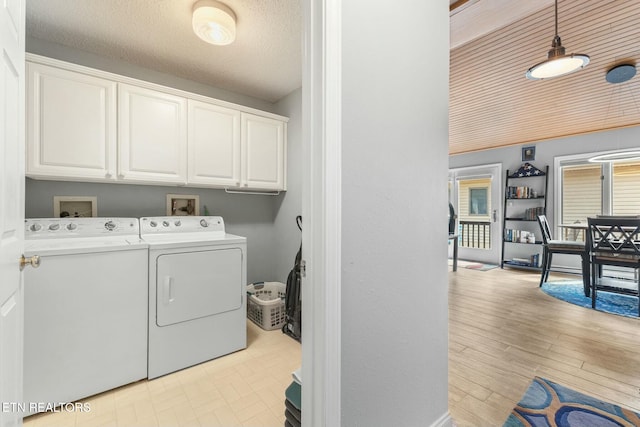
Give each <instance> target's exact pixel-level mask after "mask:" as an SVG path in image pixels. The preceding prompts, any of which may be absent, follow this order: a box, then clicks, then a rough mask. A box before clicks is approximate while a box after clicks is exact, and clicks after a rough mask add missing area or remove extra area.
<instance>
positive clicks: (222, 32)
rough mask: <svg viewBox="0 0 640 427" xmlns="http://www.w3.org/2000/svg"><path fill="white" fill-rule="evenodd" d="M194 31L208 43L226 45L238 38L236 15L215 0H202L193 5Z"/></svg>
mask: <svg viewBox="0 0 640 427" xmlns="http://www.w3.org/2000/svg"><path fill="white" fill-rule="evenodd" d="M192 24H193V31H194V32H195V33H196V35H197V36H198V37H200V38H201V39H202V40H204V41H206V42H207V43H211V44H215V45H219V46H224V45H227V44H230V43H232V42H233V41H234V40H235V39H236V15H235V14H234V13H233V11H232V10H231V9H230V8H229V7H227V6H226V5H225V4H222V3H220V2H218V1H215V0H200V1H198V2H196V3H195V4H194V5H193V20H192Z"/></svg>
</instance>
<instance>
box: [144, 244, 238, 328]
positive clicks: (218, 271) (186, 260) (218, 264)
mask: <svg viewBox="0 0 640 427" xmlns="http://www.w3.org/2000/svg"><path fill="white" fill-rule="evenodd" d="M244 286H245V285H244V284H243V283H242V251H241V250H240V249H239V248H230V249H218V250H207V251H200V252H184V253H174V254H163V255H160V256H158V258H156V324H157V325H158V326H168V325H172V324H175V323H180V322H185V321H188V320H193V319H198V318H201V317H206V316H213V315H215V314H219V313H224V312H227V311H232V310H237V309H239V308H241V307H242V298H243V292H246V290H245V289H244Z"/></svg>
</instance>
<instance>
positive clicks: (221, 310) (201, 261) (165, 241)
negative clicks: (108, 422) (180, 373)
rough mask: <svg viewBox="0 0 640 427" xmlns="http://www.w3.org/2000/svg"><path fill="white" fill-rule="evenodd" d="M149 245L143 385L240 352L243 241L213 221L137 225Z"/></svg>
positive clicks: (243, 340) (243, 342)
mask: <svg viewBox="0 0 640 427" xmlns="http://www.w3.org/2000/svg"><path fill="white" fill-rule="evenodd" d="M140 235H141V237H142V239H143V240H144V241H145V242H146V243H148V244H149V361H148V377H149V379H152V378H156V377H159V376H161V375H165V374H168V373H170V372H174V371H177V370H180V369H183V368H186V367H189V366H193V365H196V364H198V363H201V362H204V361H207V360H211V359H214V358H216V357H219V356H223V355H225V354H229V353H232V352H234V351H237V350H241V349H244V348H246V346H247V330H246V269H247V267H246V247H247V243H246V238H245V237H241V236H235V235H233V234H227V233H226V232H225V227H224V221H223V219H222V218H221V217H217V216H199V217H198V216H188V217H187V216H180V217H175V216H173V217H150V218H141V219H140Z"/></svg>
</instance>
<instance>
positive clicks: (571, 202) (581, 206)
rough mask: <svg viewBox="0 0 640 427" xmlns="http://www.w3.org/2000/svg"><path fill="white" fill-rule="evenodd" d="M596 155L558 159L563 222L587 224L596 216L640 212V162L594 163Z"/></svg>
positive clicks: (560, 218) (560, 215)
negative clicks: (589, 219) (593, 158)
mask: <svg viewBox="0 0 640 427" xmlns="http://www.w3.org/2000/svg"><path fill="white" fill-rule="evenodd" d="M594 155H595V154H588V155H584V156H580V157H579V158H576V157H574V158H568V159H566V160H565V159H559V161H558V160H557V161H556V173H558V176H560V178H561V179H560V185H559V187H558V190H559V194H558V196H559V197H558V199H557V200H558V201H559V205H560V210H559V216H558V219H559V221H560V223H561V224H571V223H576V222H582V223H586V222H587V218H588V217H594V216H596V215H640V162H639V161H634V162H624V163H590V162H589V161H588V159H589V158H590V157H593V156H594Z"/></svg>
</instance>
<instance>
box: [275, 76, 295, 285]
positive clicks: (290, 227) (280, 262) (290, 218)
mask: <svg viewBox="0 0 640 427" xmlns="http://www.w3.org/2000/svg"><path fill="white" fill-rule="evenodd" d="M275 112H276V113H277V114H280V115H283V116H286V117H289V124H288V126H287V138H288V141H287V192H286V193H284V194H282V195H280V196H279V197H278V198H277V201H276V206H275V224H274V225H275V242H276V246H275V247H276V248H278V250H277V251H275V256H276V259H275V265H274V269H275V277H276V279H277V281H279V282H282V283H286V281H287V275H288V274H289V271H290V270H291V269H292V268H293V262H294V259H295V256H296V253H297V252H298V249H300V242H301V239H302V236H301V233H300V230H299V229H298V227H297V226H296V216H297V215H300V213H301V209H302V89H298V90H296V91H295V92H293V93H291V94H290V95H289V96H287V97H286V98H284V99H283V100H281V101H280V102H278V103H277V104H276V111H275Z"/></svg>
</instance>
